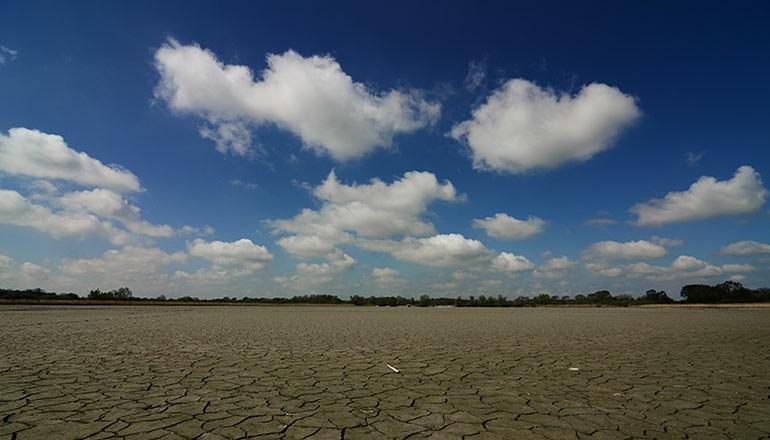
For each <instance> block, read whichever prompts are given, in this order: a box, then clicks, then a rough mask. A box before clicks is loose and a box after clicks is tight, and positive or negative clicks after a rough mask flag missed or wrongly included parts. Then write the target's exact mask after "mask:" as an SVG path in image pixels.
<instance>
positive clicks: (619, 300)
mask: <svg viewBox="0 0 770 440" xmlns="http://www.w3.org/2000/svg"><path fill="white" fill-rule="evenodd" d="M680 296H681V297H682V300H680V301H678V302H680V303H691V304H693V303H698V304H700V303H705V304H717V303H748V302H770V288H766V287H765V288H760V289H749V288H747V287H744V286H743V285H742V284H741V283H739V282H736V281H725V282H724V283H721V284H716V285H713V286H711V285H706V284H689V285H686V286H684V287H682V290H681V293H680ZM0 300H19V301H24V300H33V301H41V300H54V301H56V300H58V301H70V302H77V301H82V300H87V301H135V302H153V303H156V302H161V303H174V302H181V303H189V302H195V303H255V304H352V305H355V306H414V307H429V306H455V307H533V306H546V305H596V306H603V305H606V306H630V305H644V304H673V303H676V302H677V301H674V300H673V299H671V297H669V296H668V294H667V293H666V292H665V291H663V290H660V291H658V290H654V289H651V290H648V291H647V292H645V293H644V294H643V295H641V296H639V297H633V296H631V295H612V294H611V293H610V292H609V291H608V290H599V291H596V292H593V293H589V294H585V295H584V294H578V295H576V296H574V297H571V296H558V295H549V294H545V293H543V294H539V295H536V296H533V297H529V296H519V297H516V298H508V297H505V296H502V295H498V296H486V295H479V296H469V297H467V298H466V297H463V296H458V297H455V298H449V297H431V296H428V295H422V296H420V297H419V298H409V297H403V296H368V297H365V296H361V295H353V296H351V297H350V299H340V298H339V297H337V296H336V295H299V296H293V297H291V298H285V297H274V298H268V297H248V296H244V297H241V298H231V297H228V296H225V297H221V298H215V299H199V298H195V297H191V296H183V297H179V298H173V299H168V298H166V297H165V296H164V295H161V296H158V297H155V298H141V297H134V296H133V294H132V292H131V289H129V288H128V287H121V288H118V289H114V290H108V291H102V290H100V289H94V290H92V291H90V292H89V293H88V296H86V297H85V298H83V297H80V296H79V295H77V294H75V293H54V292H47V291H45V290H43V289H27V290H13V289H0Z"/></svg>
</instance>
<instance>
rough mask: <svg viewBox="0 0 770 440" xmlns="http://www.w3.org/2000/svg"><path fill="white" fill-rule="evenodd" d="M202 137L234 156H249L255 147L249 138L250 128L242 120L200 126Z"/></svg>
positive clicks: (253, 152) (221, 150) (224, 152)
mask: <svg viewBox="0 0 770 440" xmlns="http://www.w3.org/2000/svg"><path fill="white" fill-rule="evenodd" d="M198 133H199V134H200V135H201V137H202V138H204V139H208V140H211V141H214V144H215V145H216V146H217V151H219V152H220V153H223V154H227V153H230V152H232V154H234V155H236V156H250V155H253V154H255V152H256V151H255V150H256V149H257V148H256V147H255V146H254V143H253V142H252V139H251V130H249V127H248V126H247V125H246V124H244V123H243V122H221V123H219V124H216V125H214V126H205V127H201V128H200V129H199V130H198Z"/></svg>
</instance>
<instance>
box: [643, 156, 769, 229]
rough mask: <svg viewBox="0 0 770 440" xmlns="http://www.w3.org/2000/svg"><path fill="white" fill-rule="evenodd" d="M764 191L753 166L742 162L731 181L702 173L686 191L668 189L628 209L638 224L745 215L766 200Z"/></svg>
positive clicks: (657, 223)
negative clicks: (656, 197) (670, 190)
mask: <svg viewBox="0 0 770 440" xmlns="http://www.w3.org/2000/svg"><path fill="white" fill-rule="evenodd" d="M766 198H767V190H766V189H765V187H764V186H763V185H762V179H761V178H760V176H759V173H758V172H756V171H755V170H754V168H752V167H750V166H747V165H744V166H742V167H740V168H738V170H737V171H736V172H735V175H734V176H733V178H732V179H730V180H716V179H715V178H714V177H708V176H703V177H701V178H700V179H698V180H697V181H696V182H695V183H693V184H692V185H690V188H689V189H688V190H687V191H677V192H670V193H668V194H666V196H665V197H664V198H662V199H653V200H650V201H648V202H645V203H638V204H636V205H634V206H633V207H631V209H630V211H631V212H632V213H633V214H636V216H637V219H636V221H635V222H634V223H635V224H636V225H638V226H659V225H664V224H667V223H674V222H685V221H692V220H702V219H706V218H711V217H721V216H733V215H740V214H748V213H752V212H755V211H757V210H759V209H760V208H761V207H762V205H764V203H765V199H766Z"/></svg>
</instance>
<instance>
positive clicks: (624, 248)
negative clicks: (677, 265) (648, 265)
mask: <svg viewBox="0 0 770 440" xmlns="http://www.w3.org/2000/svg"><path fill="white" fill-rule="evenodd" d="M666 253H667V251H666V248H665V247H664V246H662V245H660V244H656V243H653V242H650V241H647V240H637V241H627V242H618V241H610V240H608V241H600V242H597V243H594V244H592V245H590V246H588V247H587V248H586V249H584V250H583V252H582V253H581V254H580V257H581V258H582V259H583V260H645V259H648V258H659V257H662V256H664V255H666Z"/></svg>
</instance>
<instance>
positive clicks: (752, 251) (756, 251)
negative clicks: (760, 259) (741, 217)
mask: <svg viewBox="0 0 770 440" xmlns="http://www.w3.org/2000/svg"><path fill="white" fill-rule="evenodd" d="M719 253H721V254H724V255H735V256H750V255H761V254H770V244H767V243H760V242H758V241H753V240H742V241H736V242H735V243H730V244H728V245H727V246H725V247H723V248H722V249H720V250H719Z"/></svg>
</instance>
